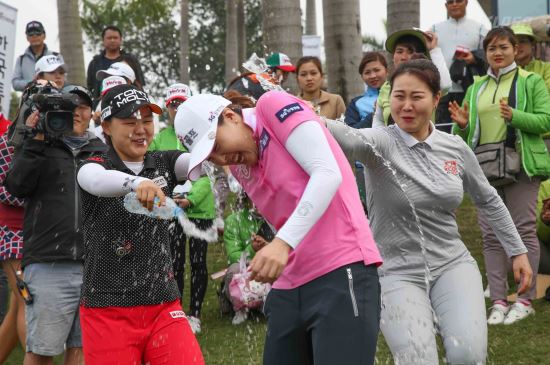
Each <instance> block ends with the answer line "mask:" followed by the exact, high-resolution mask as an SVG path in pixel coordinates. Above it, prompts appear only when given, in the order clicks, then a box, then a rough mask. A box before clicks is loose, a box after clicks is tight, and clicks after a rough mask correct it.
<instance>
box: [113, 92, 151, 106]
mask: <svg viewBox="0 0 550 365" xmlns="http://www.w3.org/2000/svg"><path fill="white" fill-rule="evenodd" d="M113 100H114V101H115V102H116V106H117V107H121V106H123V105H126V104H128V103H130V102H133V101H136V103H138V104H139V103H140V102H141V101H144V102H146V103H149V98H148V97H147V94H146V93H145V92H143V91H141V90H135V89H130V90H126V91H124V92H121V93H120V94H117V95H116V96H115V97H113Z"/></svg>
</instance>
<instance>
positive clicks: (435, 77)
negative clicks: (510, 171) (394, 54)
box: [390, 59, 441, 96]
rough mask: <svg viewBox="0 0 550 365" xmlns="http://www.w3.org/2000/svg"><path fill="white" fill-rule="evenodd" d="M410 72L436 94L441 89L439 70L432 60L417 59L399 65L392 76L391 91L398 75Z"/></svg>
mask: <svg viewBox="0 0 550 365" xmlns="http://www.w3.org/2000/svg"><path fill="white" fill-rule="evenodd" d="M403 74H409V75H413V76H416V77H417V78H419V79H420V80H421V81H422V82H424V83H425V84H426V85H427V86H428V88H429V89H430V90H431V91H432V94H433V95H434V96H435V95H437V93H438V92H439V90H440V86H439V85H440V80H441V78H440V76H439V70H438V69H437V67H436V66H435V65H434V64H433V62H432V61H430V60H425V59H417V60H411V61H408V62H403V63H401V64H399V66H397V68H396V69H395V71H394V72H393V73H392V75H391V76H390V92H391V91H393V82H394V81H395V79H396V78H397V76H401V75H403Z"/></svg>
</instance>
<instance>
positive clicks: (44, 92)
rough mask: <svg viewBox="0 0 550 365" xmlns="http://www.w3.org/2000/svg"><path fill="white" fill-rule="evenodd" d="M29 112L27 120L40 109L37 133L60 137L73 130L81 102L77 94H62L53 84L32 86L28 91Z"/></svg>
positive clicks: (53, 137) (50, 138)
mask: <svg viewBox="0 0 550 365" xmlns="http://www.w3.org/2000/svg"><path fill="white" fill-rule="evenodd" d="M25 103H28V106H29V108H28V110H29V111H28V112H26V113H25V114H26V115H25V120H26V118H27V117H28V115H30V114H31V113H32V112H34V111H36V110H38V111H39V119H38V123H37V124H36V128H35V131H36V133H44V137H45V139H46V140H53V139H58V138H61V137H62V136H63V134H65V133H67V132H71V131H72V130H73V113H74V110H75V108H76V107H77V106H78V105H79V104H80V98H79V97H78V95H76V94H62V93H61V92H59V91H58V90H57V89H56V88H54V87H53V86H51V85H49V84H46V85H38V84H35V85H33V86H31V88H30V90H29V93H28V101H26V102H25Z"/></svg>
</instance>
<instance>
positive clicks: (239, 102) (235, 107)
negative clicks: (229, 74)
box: [218, 90, 256, 125]
mask: <svg viewBox="0 0 550 365" xmlns="http://www.w3.org/2000/svg"><path fill="white" fill-rule="evenodd" d="M223 97H224V98H226V99H227V100H229V101H230V102H231V104H229V105H228V106H226V108H229V109H231V110H232V111H234V112H235V113H237V114H239V115H240V116H241V117H242V115H243V109H247V108H254V107H255V106H256V103H254V101H253V100H252V99H250V98H249V97H248V96H245V95H243V94H241V93H240V92H238V91H237V90H228V91H226V92H225V93H224V94H223ZM224 109H225V108H224ZM221 124H223V112H222V113H220V115H219V116H218V125H221Z"/></svg>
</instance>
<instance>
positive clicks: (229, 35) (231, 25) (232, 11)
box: [225, 0, 239, 83]
mask: <svg viewBox="0 0 550 365" xmlns="http://www.w3.org/2000/svg"><path fill="white" fill-rule="evenodd" d="M237 1H238V0H227V1H226V3H225V4H226V12H225V82H226V83H228V82H229V81H231V80H232V79H233V78H235V76H237V74H238V71H239V40H238V26H237Z"/></svg>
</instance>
